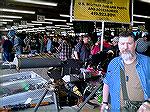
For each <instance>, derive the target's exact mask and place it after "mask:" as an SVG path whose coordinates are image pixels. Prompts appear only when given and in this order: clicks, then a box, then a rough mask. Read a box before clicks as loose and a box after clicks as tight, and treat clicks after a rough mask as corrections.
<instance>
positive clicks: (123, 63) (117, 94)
mask: <svg viewBox="0 0 150 112" xmlns="http://www.w3.org/2000/svg"><path fill="white" fill-rule="evenodd" d="M118 47H119V51H120V56H119V57H116V58H114V59H113V60H111V62H110V63H109V65H108V68H107V73H106V77H105V78H104V81H103V82H104V86H103V102H102V104H101V108H100V112H103V111H104V110H105V109H106V107H107V108H108V107H109V111H111V112H137V111H138V112H150V57H147V56H145V55H142V54H138V53H136V51H135V49H136V42H135V38H134V35H133V33H132V32H128V31H125V32H122V33H120V35H119V42H118ZM134 103H135V104H134ZM138 105H139V106H138Z"/></svg>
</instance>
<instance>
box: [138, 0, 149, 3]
mask: <svg viewBox="0 0 150 112" xmlns="http://www.w3.org/2000/svg"><path fill="white" fill-rule="evenodd" d="M140 1H141V2H146V3H150V0H140Z"/></svg>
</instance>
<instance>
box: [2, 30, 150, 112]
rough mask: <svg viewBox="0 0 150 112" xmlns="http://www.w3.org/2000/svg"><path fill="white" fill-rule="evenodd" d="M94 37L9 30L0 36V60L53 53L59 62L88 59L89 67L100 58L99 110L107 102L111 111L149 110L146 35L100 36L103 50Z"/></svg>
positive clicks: (149, 64) (148, 40)
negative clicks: (102, 76) (23, 34)
mask: <svg viewBox="0 0 150 112" xmlns="http://www.w3.org/2000/svg"><path fill="white" fill-rule="evenodd" d="M94 38H97V41H96V42H93V41H92V38H91V37H90V36H89V35H84V36H79V37H70V36H57V37H51V36H49V35H47V34H46V33H36V34H34V33H33V34H30V35H26V36H24V37H21V35H18V34H16V32H15V31H14V30H13V31H10V32H8V34H7V35H5V36H3V42H2V57H3V61H12V60H13V58H14V56H13V53H14V54H15V56H18V55H21V54H38V53H50V54H54V53H56V54H58V56H59V58H60V59H61V60H62V61H66V60H68V59H72V58H73V59H76V60H80V61H81V63H85V62H87V61H89V62H91V63H88V64H89V65H90V66H93V65H94V66H97V65H98V63H100V62H102V61H104V63H106V64H105V65H106V66H104V69H105V70H106V74H105V76H106V77H105V78H104V81H103V82H104V86H103V102H102V105H101V109H100V111H101V112H103V111H104V109H105V108H106V107H107V106H109V104H110V107H109V108H110V110H111V111H112V112H119V111H121V112H136V111H137V110H138V111H139V112H148V111H145V110H148V109H149V111H150V35H149V34H148V33H146V34H144V35H143V36H141V37H139V38H136V36H135V35H134V33H133V32H129V31H125V32H121V33H120V34H119V35H118V36H113V37H110V38H109V39H108V38H105V36H104V39H103V51H101V49H100V47H101V37H94ZM90 60H92V61H90ZM97 62H98V63H97ZM95 63H96V65H95ZM122 77H124V79H122ZM123 80H124V81H123ZM123 85H125V86H123ZM124 92H125V93H126V94H124ZM144 100H145V102H144V103H143V101H144ZM139 102H140V103H139ZM135 103H136V104H135ZM138 104H140V105H139V106H137V105H138Z"/></svg>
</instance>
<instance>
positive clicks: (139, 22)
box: [133, 21, 145, 24]
mask: <svg viewBox="0 0 150 112" xmlns="http://www.w3.org/2000/svg"><path fill="white" fill-rule="evenodd" d="M133 23H138V24H145V22H141V21H133Z"/></svg>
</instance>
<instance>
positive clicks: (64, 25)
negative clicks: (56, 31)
mask: <svg viewBox="0 0 150 112" xmlns="http://www.w3.org/2000/svg"><path fill="white" fill-rule="evenodd" d="M55 26H58V27H70V26H68V25H55Z"/></svg>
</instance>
